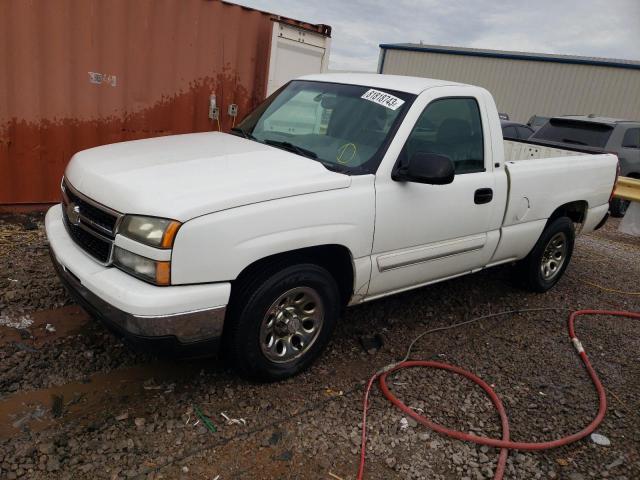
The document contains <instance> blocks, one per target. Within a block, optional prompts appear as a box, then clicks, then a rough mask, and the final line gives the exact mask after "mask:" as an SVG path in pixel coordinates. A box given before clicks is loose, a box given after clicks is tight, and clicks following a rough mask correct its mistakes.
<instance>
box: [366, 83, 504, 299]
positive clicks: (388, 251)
mask: <svg viewBox="0 0 640 480" xmlns="http://www.w3.org/2000/svg"><path fill="white" fill-rule="evenodd" d="M481 102H482V98H477V97H474V96H451V97H445V98H442V97H440V98H435V99H434V100H432V101H431V102H430V103H428V105H426V107H425V108H424V110H423V111H422V113H421V114H420V115H419V117H418V119H417V121H416V122H415V125H414V126H413V129H412V130H411V133H410V134H409V135H408V137H407V139H406V141H405V143H404V146H403V147H402V150H401V152H400V158H399V159H398V161H400V162H402V161H407V160H408V159H409V158H410V157H411V155H413V154H415V153H416V152H425V153H435V154H440V155H446V156H448V157H449V158H450V159H451V160H452V161H453V163H454V166H455V172H456V174H455V177H454V180H453V183H450V184H447V185H429V184H421V183H412V182H408V181H404V182H403V181H394V180H393V179H392V178H390V175H386V174H383V175H377V176H376V221H375V237H374V242H373V250H372V274H371V283H370V288H369V292H368V294H369V296H379V295H384V294H387V293H391V292H395V291H400V290H404V289H409V288H413V287H416V286H420V285H424V284H427V283H431V282H434V281H437V280H441V279H444V278H448V277H452V276H456V275H460V274H463V273H467V272H472V271H474V270H476V269H479V268H481V267H483V266H484V265H486V263H488V261H489V259H490V257H491V255H492V254H493V251H494V250H495V248H496V246H497V242H498V239H499V228H500V224H501V221H502V217H501V213H500V212H503V207H504V206H501V208H498V207H497V203H498V202H500V201H502V200H503V199H502V198H498V199H497V200H496V199H495V198H493V196H494V195H493V194H494V191H495V178H494V171H493V165H492V164H491V143H490V133H489V131H488V130H489V129H488V120H487V119H486V118H483V115H485V116H486V113H483V109H481V108H480V105H481Z"/></svg>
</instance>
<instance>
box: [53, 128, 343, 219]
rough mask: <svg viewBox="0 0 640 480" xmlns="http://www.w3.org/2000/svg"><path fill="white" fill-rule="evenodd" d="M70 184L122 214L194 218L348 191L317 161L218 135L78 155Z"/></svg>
mask: <svg viewBox="0 0 640 480" xmlns="http://www.w3.org/2000/svg"><path fill="white" fill-rule="evenodd" d="M65 177H66V178H67V180H68V181H69V183H71V185H72V186H73V187H75V188H76V189H77V190H78V191H80V192H81V193H83V194H84V195H86V196H87V197H89V198H91V199H93V200H95V201H97V202H99V203H101V204H103V205H105V206H107V207H110V208H112V209H114V210H117V211H119V212H122V213H130V214H140V215H151V216H158V217H165V218H172V219H175V220H179V221H181V222H184V221H186V220H189V219H191V218H194V217H197V216H200V215H204V214H207V213H212V212H216V211H220V210H225V209H228V208H234V207H239V206H242V205H248V204H251V203H258V202H264V201H267V200H275V199H278V198H284V197H291V196H294V195H302V194H306V193H314V192H321V191H325V190H334V189H338V188H346V187H348V186H349V185H350V183H351V177H349V176H348V175H343V174H340V173H336V172H331V171H329V170H327V169H326V168H325V167H324V166H323V165H322V164H320V163H319V162H316V161H314V160H311V159H308V158H305V157H302V156H300V155H296V154H293V153H289V152H287V151H284V150H281V149H278V148H274V147H270V146H268V145H264V144H262V143H258V142H254V141H251V140H247V139H244V138H240V137H236V136H235V135H229V134H225V133H219V132H207V133H193V134H187V135H173V136H168V137H158V138H150V139H146V140H136V141H132V142H122V143H114V144H112V145H104V146H101V147H96V148H91V149H89V150H83V151H82V152H78V153H77V154H75V155H74V156H73V158H72V159H71V162H70V163H69V165H68V166H67V169H66V172H65Z"/></svg>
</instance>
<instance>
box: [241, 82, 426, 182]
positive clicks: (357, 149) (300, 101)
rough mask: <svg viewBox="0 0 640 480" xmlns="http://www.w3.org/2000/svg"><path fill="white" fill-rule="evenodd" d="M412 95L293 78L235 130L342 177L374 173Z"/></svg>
mask: <svg viewBox="0 0 640 480" xmlns="http://www.w3.org/2000/svg"><path fill="white" fill-rule="evenodd" d="M414 99H415V95H411V94H408V93H404V92H396V91H390V90H380V89H373V88H370V87H365V86H358V85H346V84H339V83H327V82H312V81H306V80H295V81H292V82H290V83H289V84H287V85H286V86H285V87H283V88H282V89H280V90H279V91H277V92H275V93H274V94H273V95H271V96H270V97H269V98H268V99H267V100H266V101H265V102H264V103H263V104H262V105H260V106H259V107H258V108H257V109H256V110H254V111H253V112H252V113H251V114H249V116H247V118H245V119H244V120H243V121H242V123H240V124H239V125H238V127H237V128H235V129H234V133H236V134H238V135H243V136H245V137H246V138H250V139H251V140H254V141H258V142H261V143H265V144H267V145H271V146H274V147H277V148H282V149H284V150H288V151H290V152H293V153H296V154H298V155H301V156H303V157H308V158H311V159H313V160H316V161H319V162H321V163H322V164H323V165H324V166H325V167H327V168H328V169H330V170H335V171H339V172H342V173H347V174H364V173H373V172H375V170H376V169H377V167H378V164H379V163H380V161H381V159H382V155H383V154H384V151H385V150H386V147H387V145H388V142H389V141H390V139H391V138H392V137H393V133H395V130H396V129H397V127H398V125H399V123H400V121H401V119H402V117H403V116H404V114H405V112H406V111H407V109H408V108H409V106H410V104H411V103H412V102H413V100H414Z"/></svg>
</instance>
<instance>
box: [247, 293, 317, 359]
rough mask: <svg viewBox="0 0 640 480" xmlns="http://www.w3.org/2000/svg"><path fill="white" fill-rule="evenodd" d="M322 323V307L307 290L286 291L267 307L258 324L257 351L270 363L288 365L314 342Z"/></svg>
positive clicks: (314, 294) (315, 294)
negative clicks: (258, 339)
mask: <svg viewBox="0 0 640 480" xmlns="http://www.w3.org/2000/svg"><path fill="white" fill-rule="evenodd" d="M323 323H324V305H323V304H322V299H321V298H320V295H318V292H316V291H315V290H314V289H313V288H310V287H297V288H293V289H291V290H288V291H286V292H285V293H283V294H282V295H280V296H279V297H278V298H277V299H276V301H275V302H273V303H272V304H271V306H270V307H269V309H268V310H267V313H266V314H265V315H264V318H263V319H262V323H261V325H260V348H261V349H262V353H263V355H264V356H265V357H266V358H267V359H268V360H269V361H271V362H274V363H288V362H292V361H294V360H296V359H298V358H299V357H301V356H302V355H304V354H305V353H306V352H308V351H309V349H310V348H311V346H312V345H313V344H314V343H315V341H316V340H317V338H318V335H319V333H320V330H322V326H323Z"/></svg>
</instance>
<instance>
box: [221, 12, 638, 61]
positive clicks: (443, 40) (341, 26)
mask: <svg viewBox="0 0 640 480" xmlns="http://www.w3.org/2000/svg"><path fill="white" fill-rule="evenodd" d="M232 1H234V3H239V4H242V5H247V6H250V7H254V8H258V9H260V10H267V11H269V12H272V13H276V14H279V15H283V16H286V17H292V18H295V19H298V20H305V21H308V22H311V23H325V24H327V25H331V27H333V32H332V35H331V36H332V44H331V57H330V64H329V68H331V69H340V70H343V69H346V70H369V71H375V69H376V67H377V64H378V53H379V47H378V45H379V44H381V43H405V42H413V43H419V42H420V41H421V40H422V41H423V42H424V43H428V44H436V45H453V46H459V47H476V48H493V49H499V50H518V51H525V52H543V53H560V54H569V55H585V56H594V57H610V58H626V59H631V60H640V0H535V1H531V0H529V1H526V0H352V1H350V0H314V1H310V0H232Z"/></svg>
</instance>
